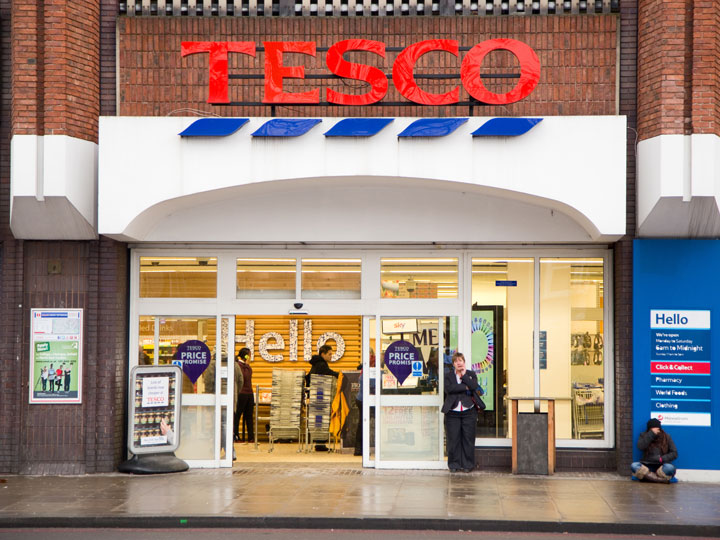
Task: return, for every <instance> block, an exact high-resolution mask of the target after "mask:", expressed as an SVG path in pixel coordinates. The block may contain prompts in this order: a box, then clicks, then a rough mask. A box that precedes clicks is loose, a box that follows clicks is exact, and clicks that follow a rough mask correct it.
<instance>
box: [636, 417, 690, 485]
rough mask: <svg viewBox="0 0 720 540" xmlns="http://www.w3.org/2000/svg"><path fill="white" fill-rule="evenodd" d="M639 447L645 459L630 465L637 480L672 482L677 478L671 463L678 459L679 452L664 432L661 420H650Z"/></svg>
mask: <svg viewBox="0 0 720 540" xmlns="http://www.w3.org/2000/svg"><path fill="white" fill-rule="evenodd" d="M637 447H638V449H640V450H642V451H643V457H642V459H641V460H640V461H636V462H635V463H633V464H632V465H630V468H631V469H632V472H633V475H635V478H637V479H638V480H644V481H646V482H660V483H665V484H667V483H668V482H670V480H671V479H672V478H673V477H674V476H675V465H673V464H672V463H671V461H674V460H675V459H677V456H678V452H677V448H676V447H675V443H674V442H673V440H672V437H670V434H669V433H667V432H666V431H663V429H662V424H661V423H660V420H658V419H657V418H651V419H650V420H648V423H647V430H646V431H643V432H642V433H641V434H640V437H639V438H638V442H637Z"/></svg>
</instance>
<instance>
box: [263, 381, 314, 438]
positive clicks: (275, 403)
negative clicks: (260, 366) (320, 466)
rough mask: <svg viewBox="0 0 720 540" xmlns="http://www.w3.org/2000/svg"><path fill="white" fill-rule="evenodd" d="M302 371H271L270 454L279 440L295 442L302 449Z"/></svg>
mask: <svg viewBox="0 0 720 540" xmlns="http://www.w3.org/2000/svg"><path fill="white" fill-rule="evenodd" d="M304 381H305V372H304V371H288V370H280V369H275V370H273V374H272V398H271V399H270V432H269V433H268V437H269V439H270V452H272V451H273V446H274V443H275V441H277V440H279V439H288V440H296V441H297V442H298V444H299V447H298V452H300V450H301V449H302V443H303V440H302V429H301V427H300V418H301V412H302V398H303V383H304Z"/></svg>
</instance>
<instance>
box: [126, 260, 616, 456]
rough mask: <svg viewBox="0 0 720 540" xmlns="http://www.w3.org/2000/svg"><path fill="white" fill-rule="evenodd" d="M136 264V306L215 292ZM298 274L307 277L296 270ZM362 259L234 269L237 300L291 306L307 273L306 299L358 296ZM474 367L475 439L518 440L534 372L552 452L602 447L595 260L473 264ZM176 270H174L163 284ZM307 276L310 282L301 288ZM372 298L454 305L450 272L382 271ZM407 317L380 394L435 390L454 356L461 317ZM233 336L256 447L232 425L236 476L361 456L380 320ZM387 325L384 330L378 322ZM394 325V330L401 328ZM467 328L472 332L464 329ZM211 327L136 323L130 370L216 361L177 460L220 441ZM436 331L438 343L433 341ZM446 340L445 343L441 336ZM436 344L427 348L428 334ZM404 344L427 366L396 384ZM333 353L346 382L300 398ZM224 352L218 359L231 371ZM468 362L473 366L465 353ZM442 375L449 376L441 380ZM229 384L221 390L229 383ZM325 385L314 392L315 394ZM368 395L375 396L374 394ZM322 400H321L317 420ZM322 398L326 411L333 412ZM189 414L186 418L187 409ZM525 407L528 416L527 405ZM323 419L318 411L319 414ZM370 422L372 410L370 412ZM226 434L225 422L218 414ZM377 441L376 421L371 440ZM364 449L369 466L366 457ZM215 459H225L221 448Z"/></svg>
mask: <svg viewBox="0 0 720 540" xmlns="http://www.w3.org/2000/svg"><path fill="white" fill-rule="evenodd" d="M143 259H144V260H143V261H142V262H141V283H140V285H141V286H140V296H141V297H150V298H172V297H177V296H180V297H193V296H194V297H198V298H205V297H208V296H209V295H211V294H214V293H213V291H214V290H217V282H216V279H217V273H216V267H217V260H216V259H213V258H200V257H185V258H177V259H169V258H161V257H147V258H143ZM537 264H539V265H540V268H539V280H540V283H539V293H540V332H539V337H538V341H539V344H538V346H539V364H538V365H537V366H535V365H534V364H533V362H534V360H533V346H534V344H533V341H532V339H528V336H531V335H532V334H533V325H534V309H533V306H534V295H535V283H534V280H535V279H536V272H535V270H536V268H535V266H536V265H537ZM299 268H302V270H299ZM360 268H361V265H360V259H342V260H339V259H338V260H332V262H328V260H323V259H303V260H302V261H301V265H300V264H298V261H297V260H296V259H279V258H278V259H237V274H236V279H237V281H236V284H237V286H236V291H237V293H236V294H237V298H238V299H244V298H258V297H268V298H288V299H293V298H296V297H297V294H296V291H295V286H296V274H295V273H296V272H297V271H301V272H302V297H303V298H310V297H316V298H344V299H348V300H352V299H356V298H359V297H360ZM471 269H472V278H471V282H470V283H471V290H472V293H471V294H472V307H471V312H470V316H469V321H470V326H471V340H470V349H471V350H470V354H469V356H470V359H471V360H470V364H471V367H472V369H473V370H475V371H476V373H477V374H478V379H479V382H480V384H481V387H482V389H483V390H484V392H485V398H484V401H485V403H486V405H487V408H486V410H485V411H483V412H482V413H481V414H480V415H479V417H478V431H477V437H478V438H479V439H491V440H492V439H507V438H509V436H510V433H511V432H512V426H511V425H510V418H509V414H508V402H507V398H508V397H509V396H518V395H525V396H528V395H533V392H534V387H533V384H534V377H533V376H529V374H532V373H534V372H535V370H536V369H537V370H538V372H539V382H540V395H543V396H551V397H554V398H555V399H556V416H557V422H556V433H557V438H558V439H587V440H592V439H603V438H604V437H605V432H604V420H605V413H604V382H605V381H604V373H605V362H604V348H605V347H604V337H605V334H604V327H603V320H604V319H603V313H604V303H603V299H604V260H603V259H602V258H560V257H556V258H544V257H543V258H532V257H529V258H522V257H518V258H502V259H499V258H472V264H471ZM170 270H174V271H175V272H174V273H171V272H170ZM306 276H307V277H306ZM379 281H380V283H379V285H380V292H381V297H382V298H383V299H386V298H388V299H389V298H426V299H433V298H457V297H458V259H449V258H445V259H439V258H434V259H432V258H427V259H390V258H387V259H382V263H381V276H380V280H379ZM441 319H442V325H439V323H438V320H439V319H438V318H434V319H433V318H431V319H427V318H421V317H417V318H407V317H406V318H403V321H404V322H407V323H408V324H409V325H410V327H409V329H407V330H406V331H405V333H401V334H399V335H398V333H397V332H394V331H392V330H390V329H389V326H388V327H386V326H385V324H384V323H383V328H382V329H381V343H380V354H379V355H378V357H379V358H378V360H379V362H380V365H381V377H382V381H381V385H380V388H381V389H382V392H383V393H384V394H388V395H392V394H393V393H398V394H402V393H408V392H409V393H418V394H432V393H433V392H435V393H437V392H438V379H439V376H440V373H442V370H443V369H447V367H448V366H449V365H450V357H451V355H452V352H454V351H455V350H457V348H458V324H459V317H456V316H453V317H443V318H441ZM221 320H222V321H223V324H234V329H233V332H232V333H233V335H234V339H235V344H234V354H233V357H234V356H235V355H237V353H238V351H239V350H240V348H241V347H243V346H247V347H248V348H249V349H250V350H251V353H250V356H251V357H250V359H249V364H250V365H251V366H252V388H253V392H252V393H253V402H254V407H253V410H252V413H253V414H252V417H253V420H252V422H253V431H254V439H253V440H249V439H250V436H249V435H250V434H249V433H248V429H247V426H245V425H244V422H242V421H241V422H240V428H239V434H238V435H239V439H240V440H239V441H233V448H234V452H235V456H236V463H244V462H257V461H263V462H267V461H270V462H271V461H322V462H333V461H347V462H357V463H361V460H362V458H361V456H358V455H355V454H357V452H356V447H355V438H356V433H357V430H356V426H357V425H358V418H359V410H358V408H357V402H356V397H357V395H358V390H359V386H360V376H361V375H360V368H361V361H362V353H363V346H364V347H366V348H367V350H368V352H369V355H370V358H371V362H372V360H373V359H374V357H375V348H376V344H375V340H374V336H375V334H376V330H375V324H376V322H375V319H374V318H373V319H372V320H371V321H370V332H369V333H370V336H366V337H365V338H363V335H362V333H363V332H362V317H359V316H309V315H302V314H298V315H257V316H235V317H229V318H222V319H221ZM384 320H387V318H385V319H384ZM398 320H400V319H398ZM466 320H467V319H466ZM217 321H218V319H217V318H216V317H158V316H140V317H139V340H138V343H139V347H140V350H139V357H138V364H140V365H147V364H167V363H171V362H173V360H174V358H175V352H176V350H177V348H178V346H179V345H180V344H182V343H184V342H186V341H188V340H199V341H202V342H203V343H205V344H206V345H207V346H208V348H209V349H210V350H211V351H212V357H213V362H212V363H211V364H210V365H209V366H208V368H207V370H206V371H205V372H204V373H203V374H202V376H200V377H199V378H198V379H197V380H196V381H194V382H193V381H191V380H190V379H189V378H188V377H187V376H184V377H183V394H184V395H185V396H187V395H190V396H196V399H194V400H193V399H189V400H185V399H184V400H183V410H182V417H183V423H182V426H183V427H182V431H183V433H182V435H183V436H182V437H181V441H182V442H181V446H180V448H179V449H178V455H179V456H180V457H183V458H185V459H209V456H211V455H213V453H214V446H213V444H214V443H213V441H214V440H215V433H214V430H215V427H214V426H215V421H214V419H215V416H214V415H215V408H214V401H213V396H214V395H215V388H214V381H215V369H214V368H215V367H214V359H215V358H216V357H218V355H217V351H216V347H217V341H218V335H220V336H221V338H220V341H222V340H223V339H224V336H227V334H228V329H227V328H222V329H221V330H220V332H218V329H217V327H216V326H217ZM433 328H434V330H433ZM439 328H442V329H443V330H442V332H443V335H442V337H441V336H439V335H437V333H438V332H437V331H438V329H439ZM433 332H435V335H433ZM398 339H404V340H410V341H413V342H414V343H415V344H416V345H417V347H418V350H419V354H420V357H421V360H422V363H423V369H422V373H421V374H416V375H417V376H415V375H414V376H412V377H408V378H407V380H404V381H402V382H398V381H396V380H394V376H393V374H392V373H390V372H389V371H388V370H387V369H386V367H385V365H384V362H383V354H384V350H385V349H386V347H387V346H388V345H389V344H390V343H392V342H393V341H396V340H398ZM321 343H322V344H324V343H327V344H328V345H330V346H332V348H333V356H332V360H331V362H330V366H331V368H332V369H333V370H335V371H338V372H342V373H343V379H344V381H342V382H340V386H338V382H339V381H338V380H337V379H334V378H332V380H331V381H329V382H328V381H325V382H326V383H328V384H329V386H327V387H322V388H321V387H319V386H318V387H312V388H309V389H308V388H307V387H306V385H305V384H304V382H303V380H304V375H305V374H306V373H307V371H308V370H309V367H310V364H309V363H308V361H309V360H310V357H311V356H312V355H313V354H316V353H317V348H318V346H319V344H321ZM227 349H228V347H227V346H226V345H224V346H222V347H221V350H222V351H223V352H221V354H220V355H219V357H220V359H221V360H220V361H221V367H222V368H227V369H232V368H231V366H232V358H231V359H230V362H229V363H228V358H227V356H228V355H227V354H226V353H225V352H224V351H226V350H227ZM466 356H468V355H467V354H466ZM440 363H442V365H443V366H444V368H440V365H439V364H440ZM222 380H223V383H222V384H223V388H221V391H222V392H223V393H224V392H226V391H227V389H226V388H225V387H224V386H225V384H226V382H225V380H224V379H222ZM318 384H320V383H318ZM339 388H342V395H343V396H344V401H345V410H344V412H343V414H342V415H341V416H343V418H342V423H341V424H342V425H340V427H339V428H338V424H337V422H336V424H334V426H333V428H332V429H334V430H335V431H331V429H330V428H329V424H330V418H331V417H332V415H333V411H332V408H331V407H332V401H333V400H334V398H335V394H336V393H338V389H339ZM372 391H373V392H374V388H373V390H372ZM318 393H319V394H320V395H321V396H322V397H323V399H324V406H326V407H325V408H322V407H320V405H319V403H318V400H317V396H318ZM328 396H330V399H327V398H328ZM186 401H187V405H186V404H185V403H186ZM530 405H531V404H530ZM321 409H322V410H321ZM373 414H374V411H373ZM222 415H223V420H222V425H226V422H227V421H230V422H233V420H232V419H228V418H225V416H227V414H226V412H225V410H223V413H222ZM370 434H371V438H374V422H373V425H371V430H370ZM372 442H373V441H372V440H371V445H370V449H371V459H372V452H373V444H372ZM222 453H223V454H224V453H225V448H224V445H223V448H222Z"/></svg>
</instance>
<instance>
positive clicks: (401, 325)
mask: <svg viewBox="0 0 720 540" xmlns="http://www.w3.org/2000/svg"><path fill="white" fill-rule="evenodd" d="M417 331H418V324H417V319H383V321H382V332H383V334H386V335H388V336H389V335H393V334H415V333H417Z"/></svg>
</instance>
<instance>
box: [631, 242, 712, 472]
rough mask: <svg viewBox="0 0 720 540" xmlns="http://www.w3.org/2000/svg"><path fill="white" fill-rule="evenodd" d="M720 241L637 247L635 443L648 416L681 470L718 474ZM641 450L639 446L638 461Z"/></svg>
mask: <svg viewBox="0 0 720 540" xmlns="http://www.w3.org/2000/svg"><path fill="white" fill-rule="evenodd" d="M718 268H720V242H718V241H717V240H655V239H642V240H635V241H634V242H633V389H632V391H633V439H634V440H633V446H634V443H635V441H637V437H638V436H639V434H640V433H641V432H643V431H645V429H646V423H647V421H648V419H650V418H651V417H652V418H657V419H659V420H660V422H662V426H663V429H664V430H665V431H667V432H668V433H669V434H670V435H671V436H672V438H673V440H674V441H675V444H676V445H677V447H678V453H679V457H678V459H677V460H675V461H674V462H673V464H674V465H676V466H677V467H678V469H679V470H680V471H681V473H680V476H681V478H682V470H683V469H692V470H695V471H701V470H708V471H720V462H718V460H717V457H716V456H715V455H714V453H713V452H708V451H707V449H708V448H717V447H719V446H720V427H718V425H717V422H715V424H714V423H713V418H718V416H717V415H718V414H720V400H717V399H713V387H717V385H718V384H719V383H720V381H719V380H718V378H719V377H720V371H719V370H718V369H717V368H716V367H714V366H713V364H715V363H716V362H717V355H718V352H719V351H720V332H717V331H714V329H715V328H717V326H718V324H719V323H718V321H717V314H718V313H720V280H718V279H717V269H718ZM641 457H642V452H641V451H640V450H638V449H637V448H636V449H634V454H633V460H634V461H638V460H639V459H641Z"/></svg>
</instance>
